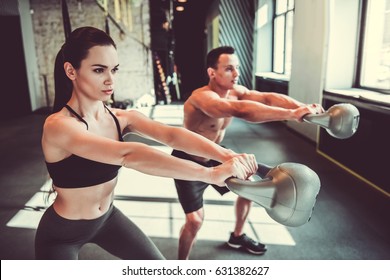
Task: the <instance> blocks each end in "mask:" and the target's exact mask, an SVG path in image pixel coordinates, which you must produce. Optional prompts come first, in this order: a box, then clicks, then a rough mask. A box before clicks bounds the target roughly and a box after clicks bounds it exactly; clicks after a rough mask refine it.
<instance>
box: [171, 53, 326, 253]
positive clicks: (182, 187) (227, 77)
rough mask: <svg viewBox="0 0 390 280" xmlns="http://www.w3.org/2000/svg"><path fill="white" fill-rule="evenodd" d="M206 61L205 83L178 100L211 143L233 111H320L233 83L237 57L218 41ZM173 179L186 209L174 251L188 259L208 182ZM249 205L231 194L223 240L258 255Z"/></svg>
mask: <svg viewBox="0 0 390 280" xmlns="http://www.w3.org/2000/svg"><path fill="white" fill-rule="evenodd" d="M206 66H207V74H208V76H209V83H208V85H206V86H203V87H201V88H199V89H196V90H195V91H193V92H192V94H191V96H190V97H189V98H188V99H187V101H186V102H185V103H184V127H186V128H187V129H189V130H191V131H193V132H196V133H199V134H201V135H203V136H204V137H207V138H208V139H210V140H212V141H214V142H215V143H218V144H219V143H221V142H222V140H223V138H224V135H225V131H226V129H227V127H228V126H229V124H230V123H231V121H232V118H233V117H237V118H240V119H243V120H246V121H248V122H254V123H261V122H269V121H282V120H295V121H298V122H301V121H302V118H303V116H305V115H306V114H309V113H321V112H323V111H324V110H323V108H322V106H321V105H319V104H311V105H307V104H303V103H301V102H298V101H296V100H294V99H293V98H290V97H288V96H286V95H283V94H278V93H271V92H259V91H255V90H249V89H247V88H246V87H244V86H241V85H238V84H237V83H238V77H239V60H238V57H237V55H236V54H235V50H234V48H232V47H229V46H224V47H219V48H216V49H214V50H212V51H210V52H209V53H208V55H207V65H206ZM172 154H173V155H174V156H177V157H180V158H184V159H188V160H192V161H195V162H198V163H200V164H203V165H205V166H215V165H218V164H219V163H218V162H215V161H210V160H209V159H204V158H199V157H195V156H192V155H188V154H186V153H184V152H181V151H176V150H174V151H173V152H172ZM175 185H176V189H177V192H178V197H179V200H180V203H181V205H182V207H183V210H184V212H185V214H186V221H185V224H184V225H183V227H182V229H181V232H180V238H179V252H178V253H179V256H178V257H179V259H188V258H189V255H190V252H191V249H192V247H193V245H194V243H195V240H196V235H197V233H198V231H199V230H200V228H201V226H202V222H203V219H204V210H203V193H204V191H205V189H206V188H207V187H208V186H209V185H208V184H206V183H203V182H192V181H183V180H175ZM213 187H214V188H215V189H216V190H217V191H218V192H219V193H220V194H221V195H223V194H224V193H226V192H228V191H229V190H228V189H227V188H221V187H218V186H213ZM250 208H251V201H249V200H247V199H244V198H242V197H238V198H237V200H236V203H235V214H236V224H235V228H234V230H233V232H232V233H231V235H230V239H229V241H228V243H227V244H228V245H229V246H231V247H233V248H243V249H245V250H247V251H248V252H250V253H253V254H258V255H261V254H264V253H265V252H266V250H267V248H266V246H265V245H264V244H262V243H260V242H256V241H254V240H252V239H251V238H250V237H248V236H246V235H245V234H244V233H243V228H244V224H245V221H246V219H247V217H248V214H249V211H250Z"/></svg>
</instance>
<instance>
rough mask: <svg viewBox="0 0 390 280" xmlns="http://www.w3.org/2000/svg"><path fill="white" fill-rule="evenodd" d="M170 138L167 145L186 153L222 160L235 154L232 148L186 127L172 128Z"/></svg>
mask: <svg viewBox="0 0 390 280" xmlns="http://www.w3.org/2000/svg"><path fill="white" fill-rule="evenodd" d="M172 134H173V135H175V137H173V138H172V141H171V142H170V143H167V145H168V146H170V147H172V148H174V149H176V150H181V151H184V152H186V153H188V154H192V155H195V156H200V157H204V158H209V159H214V160H217V161H219V162H224V161H227V160H229V159H231V158H232V157H233V156H235V155H236V153H235V152H233V151H232V150H228V149H225V148H223V147H221V146H220V145H218V144H216V143H214V142H213V141H211V140H209V139H207V138H206V137H204V136H202V135H200V134H197V133H195V132H192V131H190V130H188V129H186V128H179V127H174V128H172Z"/></svg>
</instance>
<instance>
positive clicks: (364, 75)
mask: <svg viewBox="0 0 390 280" xmlns="http://www.w3.org/2000/svg"><path fill="white" fill-rule="evenodd" d="M362 3H363V6H362V7H363V9H362V16H363V17H362V19H363V20H362V38H361V44H360V53H359V64H358V73H357V74H358V75H357V86H358V87H362V88H367V89H372V90H377V91H380V92H384V93H388V94H390V28H389V27H390V0H363V2H362Z"/></svg>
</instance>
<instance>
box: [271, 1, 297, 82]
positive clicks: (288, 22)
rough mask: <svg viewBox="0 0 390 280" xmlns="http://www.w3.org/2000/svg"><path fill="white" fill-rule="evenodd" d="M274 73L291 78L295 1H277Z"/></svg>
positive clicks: (274, 32)
mask: <svg viewBox="0 0 390 280" xmlns="http://www.w3.org/2000/svg"><path fill="white" fill-rule="evenodd" d="M274 11H275V13H274V21H273V63H272V71H273V72H275V73H278V74H284V75H287V76H290V73H291V50H292V31H293V21H294V0H275V9H274Z"/></svg>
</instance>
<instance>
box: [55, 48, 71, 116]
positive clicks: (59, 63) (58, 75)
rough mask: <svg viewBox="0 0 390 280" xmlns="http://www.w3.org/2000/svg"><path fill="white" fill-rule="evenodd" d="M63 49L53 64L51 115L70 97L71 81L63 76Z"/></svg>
mask: <svg viewBox="0 0 390 280" xmlns="http://www.w3.org/2000/svg"><path fill="white" fill-rule="evenodd" d="M64 63H65V61H64V54H63V48H61V49H60V51H59V52H58V54H57V56H56V61H55V64H54V105H53V113H56V112H58V111H60V110H61V109H62V108H63V107H64V106H65V105H66V103H68V101H69V99H70V97H71V95H72V89H73V85H72V81H71V80H69V78H68V77H67V76H66V74H65V70H64Z"/></svg>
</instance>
